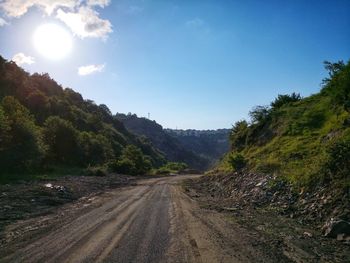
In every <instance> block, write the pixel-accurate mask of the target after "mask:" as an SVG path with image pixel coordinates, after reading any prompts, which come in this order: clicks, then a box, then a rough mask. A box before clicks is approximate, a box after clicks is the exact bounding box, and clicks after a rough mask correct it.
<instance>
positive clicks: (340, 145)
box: [324, 140, 350, 179]
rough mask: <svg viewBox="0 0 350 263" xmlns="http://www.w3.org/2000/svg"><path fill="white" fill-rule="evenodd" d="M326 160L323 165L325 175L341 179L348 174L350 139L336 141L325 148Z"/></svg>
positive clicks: (349, 170) (349, 167) (349, 168)
mask: <svg viewBox="0 0 350 263" xmlns="http://www.w3.org/2000/svg"><path fill="white" fill-rule="evenodd" d="M327 154H328V160H327V161H326V163H325V165H324V170H325V173H326V177H327V178H329V179H343V178H347V177H348V176H349V174H350V140H343V141H338V142H336V143H334V144H332V145H331V146H330V147H329V148H328V149H327Z"/></svg>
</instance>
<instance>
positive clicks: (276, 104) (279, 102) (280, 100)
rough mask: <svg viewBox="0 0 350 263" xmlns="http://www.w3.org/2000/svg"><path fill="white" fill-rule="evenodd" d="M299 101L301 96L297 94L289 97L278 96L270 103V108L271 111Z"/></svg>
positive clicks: (286, 95)
mask: <svg viewBox="0 0 350 263" xmlns="http://www.w3.org/2000/svg"><path fill="white" fill-rule="evenodd" d="M299 100H301V96H300V94H299V93H295V92H293V93H292V94H291V95H288V94H285V95H280V94H279V95H278V96H277V98H276V99H275V100H274V101H273V102H271V107H272V108H273V109H278V108H281V107H282V106H283V105H286V104H290V103H292V102H296V101H299Z"/></svg>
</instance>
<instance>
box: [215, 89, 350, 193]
mask: <svg viewBox="0 0 350 263" xmlns="http://www.w3.org/2000/svg"><path fill="white" fill-rule="evenodd" d="M349 117H350V116H349V113H347V112H346V111H345V110H343V107H341V106H340V105H336V104H334V103H333V102H332V99H331V97H330V96H329V93H327V92H320V93H318V94H315V95H312V96H310V97H307V98H304V99H302V100H300V101H298V102H294V103H291V104H286V105H284V106H282V107H281V108H279V109H276V110H275V111H272V112H271V119H270V120H269V121H268V122H267V124H266V125H264V126H263V127H260V128H259V127H254V125H250V126H249V128H248V129H249V130H250V132H251V133H253V134H254V137H255V138H257V139H256V140H255V142H254V143H247V144H246V145H245V147H243V149H241V150H237V149H233V150H232V152H233V153H235V152H236V153H237V152H238V153H240V154H242V155H243V156H244V157H245V159H246V160H248V167H249V168H250V170H252V171H255V172H263V173H270V174H271V173H273V174H275V175H278V176H281V177H282V178H285V179H287V180H288V181H290V182H292V183H294V184H296V185H299V186H305V185H311V184H313V183H315V182H318V181H322V180H323V179H324V178H323V177H324V173H323V172H322V167H323V165H324V163H325V162H326V160H327V158H328V156H327V152H326V151H327V149H328V147H329V146H330V145H331V144H332V143H334V142H336V141H339V140H342V139H344V138H347V137H348V136H349V135H350V128H349V127H347V125H345V124H344V123H346V120H348V119H349ZM254 130H255V133H254ZM269 134H270V135H269ZM271 134H272V135H271ZM230 154H232V153H230ZM230 154H228V155H227V156H226V157H225V159H224V161H223V162H222V163H221V164H220V165H219V167H218V170H221V171H222V170H224V171H232V167H231V165H230V158H229V156H230ZM349 181H350V179H349V177H348V178H345V179H344V180H343V181H342V182H341V183H342V184H345V185H349Z"/></svg>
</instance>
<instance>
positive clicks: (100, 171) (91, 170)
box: [84, 167, 107, 177]
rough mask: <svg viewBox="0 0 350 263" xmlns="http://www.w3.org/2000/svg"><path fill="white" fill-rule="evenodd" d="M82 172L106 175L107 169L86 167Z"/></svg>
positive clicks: (92, 174) (90, 174) (91, 174)
mask: <svg viewBox="0 0 350 263" xmlns="http://www.w3.org/2000/svg"><path fill="white" fill-rule="evenodd" d="M84 173H85V174H86V175H88V176H100V177H102V176H106V175H107V171H106V168H104V167H88V168H86V169H85V171H84Z"/></svg>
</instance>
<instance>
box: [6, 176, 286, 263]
mask: <svg viewBox="0 0 350 263" xmlns="http://www.w3.org/2000/svg"><path fill="white" fill-rule="evenodd" d="M191 177H197V175H186V176H177V177H166V178H152V179H145V180H140V181H138V182H137V184H136V185H134V186H128V187H124V188H121V189H120V188H119V189H115V190H111V191H108V192H105V193H103V194H101V195H98V196H96V197H94V198H90V199H82V200H80V201H79V202H77V203H74V204H68V205H65V206H64V208H62V209H60V210H58V211H57V213H56V214H54V215H48V216H45V217H42V218H37V219H36V220H34V221H32V222H30V223H28V225H27V227H32V228H33V225H37V228H36V230H35V231H34V232H33V233H35V235H34V234H30V231H29V234H27V235H26V237H25V238H22V240H17V241H15V242H12V244H9V245H8V247H7V248H5V249H2V250H1V252H0V262H138V263H141V262H152V263H154V262H210V263H214V262H288V260H287V259H286V258H284V256H283V255H282V254H281V253H280V252H279V251H274V250H273V249H266V247H264V246H260V245H259V244H260V243H261V239H260V238H261V237H259V236H256V234H255V233H254V232H249V231H247V230H246V229H244V228H242V227H240V226H239V225H238V224H236V223H234V222H233V221H230V220H228V219H227V218H225V216H224V215H222V214H220V213H217V212H215V211H211V210H206V209H203V208H200V207H199V205H198V204H197V202H196V201H194V200H193V199H191V198H190V197H189V196H187V195H186V194H185V193H184V192H183V190H182V188H181V186H180V183H181V181H182V180H184V179H186V178H191ZM41 226H43V227H42V231H41V232H40V231H39V230H40V227H41ZM22 227H23V225H22Z"/></svg>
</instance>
